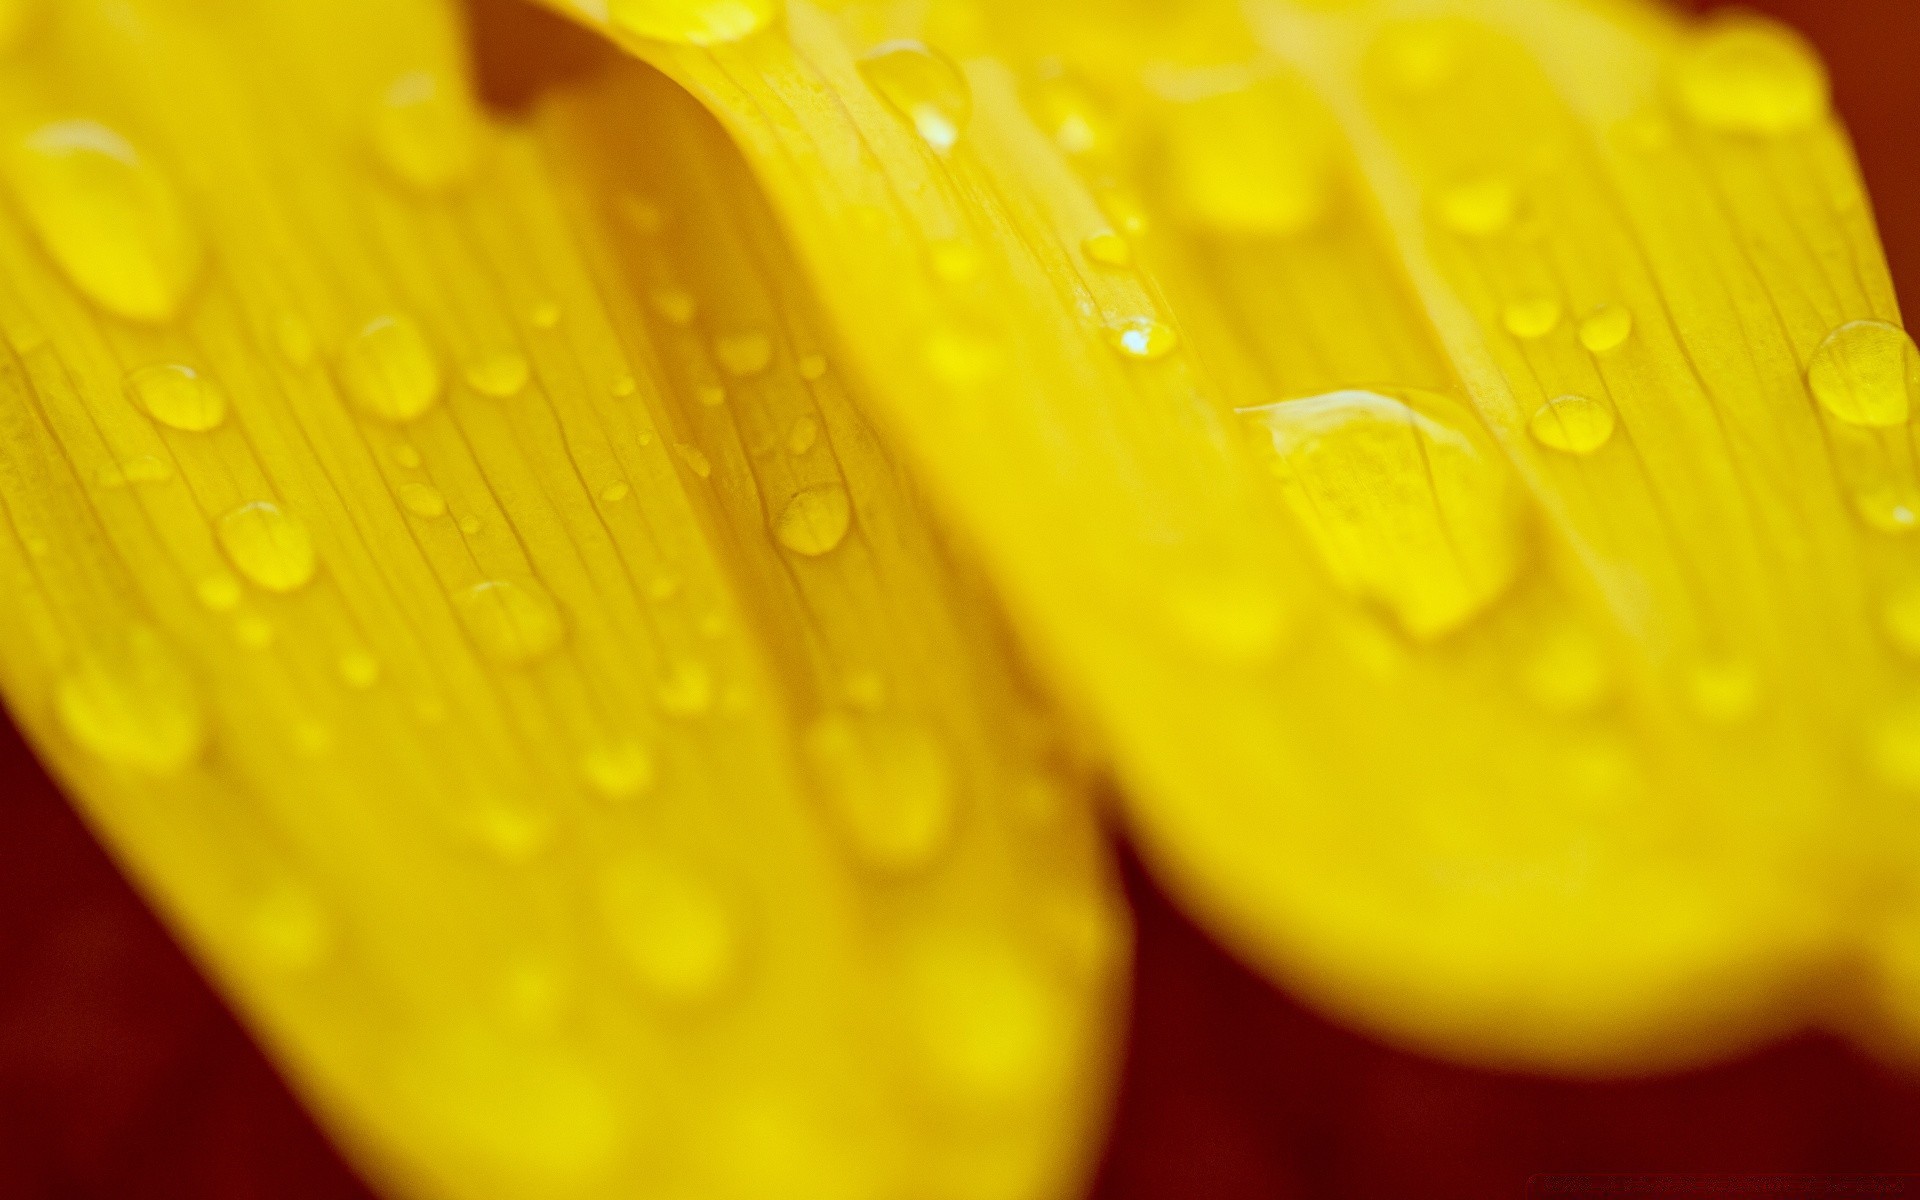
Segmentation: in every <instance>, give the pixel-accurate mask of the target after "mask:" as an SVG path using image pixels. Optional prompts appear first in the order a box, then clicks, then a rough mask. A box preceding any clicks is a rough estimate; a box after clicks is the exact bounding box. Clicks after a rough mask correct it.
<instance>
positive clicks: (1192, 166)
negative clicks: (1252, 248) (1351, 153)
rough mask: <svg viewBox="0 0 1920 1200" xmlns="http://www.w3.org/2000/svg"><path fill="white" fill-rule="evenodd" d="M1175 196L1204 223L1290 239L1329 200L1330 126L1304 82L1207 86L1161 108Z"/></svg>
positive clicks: (1321, 213)
mask: <svg viewBox="0 0 1920 1200" xmlns="http://www.w3.org/2000/svg"><path fill="white" fill-rule="evenodd" d="M1164 117H1165V138H1166V143H1165V149H1166V156H1167V157H1166V167H1167V173H1168V175H1169V177H1170V178H1169V181H1168V182H1169V184H1170V186H1171V188H1172V196H1173V202H1174V203H1175V204H1176V205H1177V206H1178V208H1179V211H1180V212H1181V214H1182V215H1183V217H1184V218H1185V219H1186V220H1187V221H1189V222H1192V223H1193V224H1196V225H1199V226H1201V227H1202V228H1206V229H1212V230H1217V231H1219V232H1222V233H1225V234H1229V235H1234V236H1241V237H1248V236H1260V237H1290V236H1295V235H1298V234H1301V233H1304V232H1306V231H1307V230H1309V229H1311V228H1313V227H1314V226H1316V225H1318V224H1319V223H1320V221H1321V220H1322V218H1324V217H1325V215H1326V213H1327V210H1328V209H1329V208H1330V207H1331V205H1332V199H1333V184H1334V172H1333V165H1334V158H1333V146H1334V134H1333V131H1332V129H1331V127H1330V123H1329V121H1328V120H1327V118H1326V117H1325V116H1324V114H1323V113H1322V112H1321V111H1320V109H1319V107H1318V106H1317V105H1316V104H1314V103H1312V102H1311V101H1310V100H1309V99H1308V97H1307V94H1306V92H1305V90H1304V89H1303V88H1301V87H1300V86H1299V85H1298V84H1295V83H1294V82H1293V81H1292V80H1291V79H1289V78H1287V77H1285V76H1279V75H1275V76H1268V77H1266V78H1263V79H1257V80H1253V81H1250V82H1249V81H1245V80H1243V79H1241V78H1238V77H1237V73H1236V77H1235V78H1233V79H1232V81H1231V84H1230V85H1229V86H1226V87H1221V86H1219V85H1218V84H1214V85H1212V86H1209V87H1205V88H1203V89H1202V90H1201V94H1199V95H1198V96H1195V97H1193V98H1190V99H1183V100H1182V101H1181V102H1179V103H1174V104H1170V105H1168V106H1167V108H1166V110H1165V114H1164Z"/></svg>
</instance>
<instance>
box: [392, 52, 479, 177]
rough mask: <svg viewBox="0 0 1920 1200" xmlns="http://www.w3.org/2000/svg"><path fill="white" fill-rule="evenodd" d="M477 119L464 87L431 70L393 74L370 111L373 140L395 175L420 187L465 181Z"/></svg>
mask: <svg viewBox="0 0 1920 1200" xmlns="http://www.w3.org/2000/svg"><path fill="white" fill-rule="evenodd" d="M480 132H481V124H480V119H479V117H478V116H477V115H476V113H475V112H474V109H473V104H472V102H471V101H470V100H468V98H467V97H466V95H465V94H464V92H462V91H461V90H460V89H459V88H458V87H456V86H455V85H454V84H452V83H450V82H449V81H448V80H446V79H444V78H442V77H441V76H440V75H438V74H436V73H434V72H432V71H411V72H408V73H407V74H405V75H402V76H400V77H399V78H398V79H396V80H394V81H393V83H392V84H391V85H389V86H388V88H387V90H386V91H385V92H384V93H383V94H382V95H381V97H380V102H379V104H378V105H377V106H375V108H374V114H373V146H374V150H375V152H376V153H377V154H378V155H379V157H380V161H381V163H382V165H384V166H385V167H386V168H387V170H388V171H389V172H391V173H392V174H393V176H394V177H395V178H396V179H398V180H400V181H401V182H402V183H405V184H407V185H409V186H411V187H415V188H419V189H421V190H422V191H440V190H443V189H445V188H449V187H452V186H454V185H455V184H458V183H461V182H463V181H465V180H466V179H467V178H468V177H469V176H470V175H471V174H472V173H473V168H474V164H475V163H476V161H477V160H478V157H479V149H480Z"/></svg>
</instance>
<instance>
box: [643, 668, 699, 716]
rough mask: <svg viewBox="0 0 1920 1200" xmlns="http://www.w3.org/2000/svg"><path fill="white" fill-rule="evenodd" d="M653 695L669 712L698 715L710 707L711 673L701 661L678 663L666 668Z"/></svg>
mask: <svg viewBox="0 0 1920 1200" xmlns="http://www.w3.org/2000/svg"><path fill="white" fill-rule="evenodd" d="M654 696H655V698H656V699H658V700H659V701H660V710H661V711H662V712H664V713H666V714H667V715H668V716H674V717H697V716H700V715H701V714H703V713H705V712H706V711H707V710H708V709H710V708H712V707H713V673H712V672H710V671H708V670H707V668H706V666H705V665H704V664H702V663H697V662H682V663H677V664H675V665H674V666H672V667H670V668H669V669H668V671H667V674H666V676H665V678H663V679H662V680H661V681H660V686H659V687H658V688H657V689H655V691H654Z"/></svg>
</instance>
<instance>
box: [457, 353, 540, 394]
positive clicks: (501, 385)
mask: <svg viewBox="0 0 1920 1200" xmlns="http://www.w3.org/2000/svg"><path fill="white" fill-rule="evenodd" d="M531 375H532V369H531V368H530V367H529V366H528V365H527V359H526V356H525V355H524V354H518V353H515V352H514V351H512V350H497V351H495V352H493V353H492V354H488V355H486V356H485V357H483V358H478V359H475V360H474V361H473V362H472V363H471V364H470V365H469V366H468V367H467V385H468V386H469V387H471V388H472V389H473V390H474V391H476V392H479V393H480V394H481V395H482V396H492V397H493V398H494V399H496V400H505V399H508V398H509V397H513V396H517V395H519V394H520V389H522V388H524V387H526V386H527V380H528V378H530V377H531Z"/></svg>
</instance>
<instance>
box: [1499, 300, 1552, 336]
mask: <svg viewBox="0 0 1920 1200" xmlns="http://www.w3.org/2000/svg"><path fill="white" fill-rule="evenodd" d="M1500 323H1501V324H1503V325H1505V326H1506V327H1507V332H1508V333H1510V334H1512V335H1513V336H1514V337H1517V338H1520V339H1521V340H1522V341H1532V340H1534V339H1537V338H1543V337H1545V336H1547V335H1548V334H1549V333H1552V332H1553V331H1554V330H1555V329H1557V328H1559V326H1560V301H1559V300H1557V299H1555V298H1554V297H1552V296H1533V297H1529V298H1528V299H1525V300H1515V301H1514V302H1513V303H1511V304H1509V305H1507V307H1506V310H1505V311H1504V312H1502V313H1501V314H1500Z"/></svg>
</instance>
